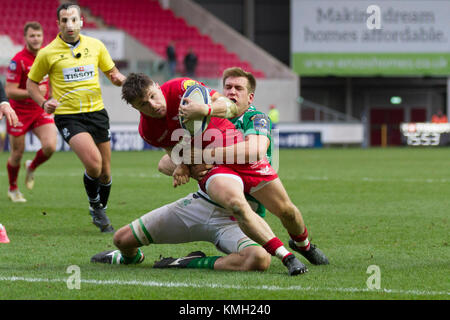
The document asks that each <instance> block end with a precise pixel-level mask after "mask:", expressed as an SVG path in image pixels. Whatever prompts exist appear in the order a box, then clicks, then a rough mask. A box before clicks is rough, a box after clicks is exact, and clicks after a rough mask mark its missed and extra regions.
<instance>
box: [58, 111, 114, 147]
mask: <svg viewBox="0 0 450 320" xmlns="http://www.w3.org/2000/svg"><path fill="white" fill-rule="evenodd" d="M55 124H56V127H57V128H58V130H59V133H61V136H62V137H63V138H64V140H65V141H66V142H67V143H69V141H70V139H72V137H73V136H74V135H76V134H78V133H81V132H87V133H89V134H90V135H91V136H92V138H93V139H94V141H95V143H97V144H98V143H102V142H106V141H109V140H111V132H110V130H109V117H108V113H107V112H106V110H105V109H103V110H100V111H94V112H84V113H76V114H55Z"/></svg>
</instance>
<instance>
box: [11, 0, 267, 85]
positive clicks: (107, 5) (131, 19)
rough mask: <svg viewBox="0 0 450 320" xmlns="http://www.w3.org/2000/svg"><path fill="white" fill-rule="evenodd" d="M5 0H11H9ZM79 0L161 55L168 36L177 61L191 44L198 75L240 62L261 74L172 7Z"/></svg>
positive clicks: (153, 1)
mask: <svg viewBox="0 0 450 320" xmlns="http://www.w3.org/2000/svg"><path fill="white" fill-rule="evenodd" d="M4 1H8V3H9V2H10V3H13V1H12V0H4ZM23 1H27V2H30V3H31V2H33V1H32V0H23ZM52 2H55V3H56V2H58V0H52ZM78 3H79V5H80V6H81V7H87V8H89V9H90V10H91V13H92V14H93V15H96V16H99V17H101V18H102V19H103V20H104V21H105V23H107V24H108V25H111V26H113V27H116V28H119V29H123V30H124V31H126V32H128V33H129V34H130V35H132V36H134V37H135V38H136V39H138V40H139V41H141V42H142V44H143V45H145V46H147V47H149V48H150V49H152V50H153V51H154V52H156V53H157V54H159V55H161V56H162V57H163V58H165V52H166V46H167V44H168V43H169V42H170V41H171V40H174V41H175V42H176V50H177V54H178V60H179V61H180V62H181V61H182V60H183V58H184V54H185V53H186V52H187V50H188V48H189V47H192V48H193V50H194V52H195V53H196V54H197V56H198V57H199V65H198V67H197V75H198V76H199V77H211V76H212V77H220V76H221V73H222V71H223V69H224V68H226V67H230V66H242V67H243V68H244V69H246V70H252V71H253V72H254V73H255V75H258V77H264V73H263V72H260V71H258V70H253V68H252V67H251V64H250V63H248V62H246V61H241V59H240V58H239V57H238V56H237V55H236V54H235V53H230V52H228V51H227V49H226V48H225V46H224V45H222V44H218V43H214V41H213V40H212V39H211V38H210V36H208V35H204V34H201V33H200V32H199V30H198V29H197V28H196V27H195V26H189V25H188V24H187V23H186V21H185V20H184V19H183V18H180V17H176V16H175V15H174V14H173V12H172V11H171V10H165V9H163V8H162V7H161V6H160V4H159V1H157V0H140V1H136V2H133V6H130V1H129V0H114V1H110V0H78ZM55 7H57V5H55V6H54V8H55ZM31 12H32V11H31ZM42 16H45V15H42ZM53 23H54V22H53ZM93 25H95V24H93Z"/></svg>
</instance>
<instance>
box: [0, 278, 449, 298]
mask: <svg viewBox="0 0 450 320" xmlns="http://www.w3.org/2000/svg"><path fill="white" fill-rule="evenodd" d="M0 281H7V282H16V281H25V282H45V283H51V282H67V279H45V278H24V277H0ZM80 283H86V284H94V285H119V286H142V287H163V288H196V289H198V288H207V289H233V290H266V291H316V292H318V291H329V292H345V293H357V292H362V293H374V292H376V293H387V294H402V295H403V294H404V295H415V296H429V295H446V296H449V295H450V292H448V291H421V290H397V289H380V290H373V289H367V288H366V289H364V288H327V287H324V288H320V287H318V288H314V287H301V286H291V287H279V286H264V285H263V286H239V285H229V284H217V283H203V284H195V283H184V282H156V281H136V280H132V281H122V280H95V279H81V280H80Z"/></svg>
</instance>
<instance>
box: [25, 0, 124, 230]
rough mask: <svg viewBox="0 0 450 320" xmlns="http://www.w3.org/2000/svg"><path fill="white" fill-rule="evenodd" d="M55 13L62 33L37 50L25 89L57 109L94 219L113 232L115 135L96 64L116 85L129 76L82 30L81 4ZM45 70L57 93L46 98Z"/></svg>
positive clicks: (62, 7)
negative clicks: (109, 206) (82, 170)
mask: <svg viewBox="0 0 450 320" xmlns="http://www.w3.org/2000/svg"><path fill="white" fill-rule="evenodd" d="M57 18H58V20H57V24H58V27H59V31H60V33H59V34H58V35H57V36H56V38H55V39H54V40H53V41H52V42H51V43H50V44H49V45H48V46H46V47H45V48H43V49H41V50H40V51H39V53H38V55H37V57H36V60H35V61H34V64H33V66H32V68H31V70H30V72H29V74H28V80H27V89H28V92H29V93H30V96H31V97H32V98H33V100H34V101H36V102H37V103H38V104H39V105H40V106H42V108H43V109H44V110H45V111H46V112H47V113H50V114H51V113H54V114H55V124H56V126H57V127H58V130H59V132H60V133H61V135H62V136H63V138H64V140H65V141H66V142H67V143H68V144H69V145H70V147H71V148H72V150H73V151H74V152H75V153H76V154H77V156H78V158H79V159H80V160H81V162H82V163H83V165H84V168H85V169H86V170H85V173H84V177H83V180H84V186H85V189H86V193H87V196H88V199H89V205H90V207H89V211H90V213H91V215H92V220H93V223H94V224H95V225H96V226H97V227H98V228H99V229H100V231H101V232H113V231H114V228H113V227H112V225H111V222H110V220H109V218H108V217H107V215H106V213H105V208H106V205H107V201H108V197H109V193H110V190H111V143H110V139H111V134H110V130H109V117H108V114H107V112H106V110H105V108H104V105H103V100H102V95H101V89H100V83H99V74H98V69H100V70H101V71H102V72H103V73H104V74H105V75H106V76H107V77H108V79H109V80H110V81H111V82H112V83H113V84H114V85H116V86H121V85H122V84H123V82H124V81H125V78H126V77H125V76H124V75H123V74H121V73H120V72H119V70H118V69H117V68H116V67H115V65H114V62H113V61H112V59H111V56H110V55H109V53H108V51H107V49H106V47H105V46H104V44H103V43H102V42H101V41H99V40H97V39H94V38H91V37H87V36H84V35H80V29H81V27H82V25H83V21H82V20H81V10H80V7H79V6H78V5H75V4H73V3H64V4H62V5H60V6H59V7H58V9H57ZM47 74H48V75H49V77H50V84H51V86H52V90H53V98H51V99H48V100H45V98H44V96H43V95H42V94H41V92H40V90H39V85H38V84H39V82H40V81H41V80H42V78H43V77H44V76H45V75H47Z"/></svg>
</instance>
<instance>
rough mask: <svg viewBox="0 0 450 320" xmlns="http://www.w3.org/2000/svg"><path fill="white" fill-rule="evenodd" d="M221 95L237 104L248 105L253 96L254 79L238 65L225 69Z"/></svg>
mask: <svg viewBox="0 0 450 320" xmlns="http://www.w3.org/2000/svg"><path fill="white" fill-rule="evenodd" d="M222 85H223V95H224V96H226V97H227V98H228V99H230V100H231V101H233V102H234V103H236V105H238V106H247V107H248V106H250V104H252V102H253V99H254V97H255V89H256V80H255V77H254V76H253V75H252V74H251V73H250V72H246V71H244V70H242V69H241V68H239V67H233V68H228V69H225V71H224V72H223V76H222Z"/></svg>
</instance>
